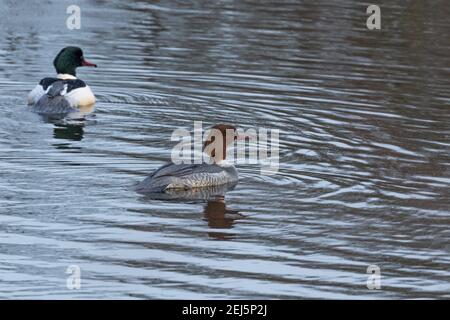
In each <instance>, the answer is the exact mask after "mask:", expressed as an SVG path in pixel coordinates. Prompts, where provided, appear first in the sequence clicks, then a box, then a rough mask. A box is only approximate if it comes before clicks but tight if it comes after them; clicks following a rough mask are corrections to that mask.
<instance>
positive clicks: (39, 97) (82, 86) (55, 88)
mask: <svg viewBox="0 0 450 320" xmlns="http://www.w3.org/2000/svg"><path fill="white" fill-rule="evenodd" d="M53 66H54V67H55V69H56V73H57V77H56V78H44V79H42V80H41V81H40V82H39V84H38V85H37V86H36V87H35V88H34V89H33V90H32V91H31V92H30V93H29V95H28V104H29V105H33V110H34V111H36V112H39V113H66V112H70V111H73V110H76V108H80V107H87V106H90V105H93V104H94V103H95V96H94V94H93V93H92V91H91V89H90V88H89V86H88V85H87V84H86V83H84V81H82V80H80V79H78V78H77V77H76V71H75V70H76V68H78V67H83V66H86V67H97V65H96V64H93V63H91V62H88V61H86V60H85V59H84V56H83V51H82V50H81V49H80V48H78V47H65V48H64V49H62V50H61V51H60V52H59V53H58V55H57V56H56V58H55V60H53Z"/></svg>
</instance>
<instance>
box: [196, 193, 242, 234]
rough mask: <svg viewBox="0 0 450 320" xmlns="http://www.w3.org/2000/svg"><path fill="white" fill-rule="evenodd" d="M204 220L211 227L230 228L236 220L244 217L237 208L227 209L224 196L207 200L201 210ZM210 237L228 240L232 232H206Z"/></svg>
mask: <svg viewBox="0 0 450 320" xmlns="http://www.w3.org/2000/svg"><path fill="white" fill-rule="evenodd" d="M203 216H204V220H206V221H207V222H208V226H209V227H210V228H212V229H231V228H232V227H233V225H234V223H235V221H236V220H238V219H242V218H244V216H243V215H242V214H240V213H239V211H237V210H232V209H227V206H226V203H225V197H224V196H222V197H218V198H217V199H215V200H209V201H208V202H207V203H206V206H205V207H204V210H203ZM208 235H209V236H210V237H211V238H215V239H217V240H230V239H232V238H233V234H232V233H225V232H215V231H214V232H213V231H211V232H208Z"/></svg>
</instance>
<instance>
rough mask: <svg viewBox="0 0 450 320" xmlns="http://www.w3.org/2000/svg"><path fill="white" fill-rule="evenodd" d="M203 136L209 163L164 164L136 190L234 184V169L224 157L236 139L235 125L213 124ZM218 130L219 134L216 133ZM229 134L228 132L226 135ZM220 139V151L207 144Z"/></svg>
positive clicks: (155, 191) (162, 190)
mask: <svg viewBox="0 0 450 320" xmlns="http://www.w3.org/2000/svg"><path fill="white" fill-rule="evenodd" d="M211 129H212V131H211V133H210V135H209V137H208V139H206V142H205V144H204V147H203V149H204V152H205V153H206V154H207V155H208V156H209V157H210V158H211V160H212V164H207V163H201V164H174V163H168V164H166V165H164V166H162V167H161V168H159V169H158V170H156V171H155V172H153V173H152V174H151V175H150V176H148V177H147V178H146V179H145V180H144V181H142V182H141V183H140V184H139V185H138V186H137V191H139V192H144V193H158V192H166V191H168V190H189V189H194V188H203V187H211V186H219V185H225V184H234V183H236V182H237V181H238V173H237V170H236V168H235V167H234V166H233V165H232V164H231V163H229V162H227V161H226V160H225V158H226V149H227V147H228V146H229V145H230V144H231V143H233V142H234V140H236V139H237V133H236V128H235V127H233V126H230V125H226V124H219V125H215V126H213V127H212V128H211ZM219 133H220V134H219ZM230 135H232V136H231V137H230ZM216 136H218V137H221V138H222V139H223V141H222V144H220V143H219V146H220V145H222V147H223V148H222V150H216V149H215V148H211V147H212V146H210V145H211V144H212V143H213V142H214V141H215V137H216Z"/></svg>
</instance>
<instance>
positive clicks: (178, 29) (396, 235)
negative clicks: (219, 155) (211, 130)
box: [0, 0, 450, 299]
mask: <svg viewBox="0 0 450 320" xmlns="http://www.w3.org/2000/svg"><path fill="white" fill-rule="evenodd" d="M77 2H78V4H79V5H80V7H81V11H82V20H81V26H82V28H81V30H68V29H67V28H66V27H65V20H66V18H67V17H68V15H67V14H66V13H65V10H66V7H67V5H69V4H72V1H45V2H42V1H39V2H34V1H23V2H20V4H17V3H16V2H13V1H9V0H8V1H1V2H0V12H1V13H0V31H1V34H2V39H1V40H0V112H1V117H0V298H70V297H75V298H194V299H196V298H207V299H210V298H250V299H252V298H450V271H449V270H450V231H449V225H450V212H449V211H450V210H449V209H450V191H449V186H450V113H449V110H450V109H449V107H450V96H449V86H450V80H449V79H450V77H449V75H450V55H449V54H448V53H449V52H450V41H449V39H450V37H449V33H450V32H449V30H450V21H449V19H448V17H449V16H450V4H449V2H448V1H445V0H442V1H439V0H436V1H400V0H398V1H389V2H387V1H378V4H379V5H380V6H381V12H382V29H381V30H379V31H369V30H367V28H366V26H365V21H366V18H367V15H366V7H367V5H368V3H362V4H356V2H354V1H274V2H272V3H271V2H269V1H263V2H260V1H256V0H252V1H231V0H230V1H228V0H224V1H218V2H213V1H195V2H193V3H191V2H186V1H157V2H156V1H155V2H151V1H126V2H125V1H114V2H110V1H108V2H107V1H87V0H86V1H77ZM66 45H78V46H80V47H82V48H83V49H84V51H85V56H86V58H88V59H90V60H92V61H94V62H96V63H97V64H98V65H99V68H98V69H82V70H79V74H78V76H79V77H80V78H82V79H83V80H85V81H86V82H87V83H88V84H89V85H90V86H91V88H92V89H93V91H94V93H95V94H96V96H97V98H98V102H97V104H96V109H95V112H93V113H92V114H90V115H88V116H86V117H84V118H80V119H63V120H53V121H45V120H44V119H42V118H40V117H39V116H38V115H36V114H33V113H31V112H29V110H28V109H27V107H26V105H25V103H26V95H27V93H28V91H29V90H31V89H32V88H33V86H34V85H35V84H36V83H37V81H38V80H39V79H41V78H43V77H45V76H51V75H52V74H53V73H54V71H53V67H52V65H51V63H52V60H53V58H54V56H55V55H56V53H57V52H58V51H59V50H60V49H61V48H62V47H64V46H66ZM196 120H197V121H199V120H201V121H203V122H204V126H209V125H212V124H215V123H220V122H227V123H234V124H235V125H237V126H239V127H242V128H255V127H256V128H259V127H265V128H269V129H280V132H281V133H280V140H281V141H280V170H279V173H278V174H277V175H274V176H262V175H260V171H259V169H260V168H259V166H258V165H243V166H239V168H238V169H239V172H240V181H239V184H238V185H237V186H236V188H235V189H234V190H232V191H230V192H228V193H226V195H225V197H224V198H222V199H221V198H218V199H216V200H210V201H209V202H202V201H166V200H155V199H152V198H149V197H145V196H142V195H139V194H137V193H136V192H134V190H133V187H134V185H135V184H136V183H137V182H139V181H141V180H142V179H144V178H145V177H146V175H147V174H148V173H149V172H151V171H152V170H154V169H156V168H157V167H159V166H160V165H161V164H163V163H164V162H165V161H166V160H168V159H169V158H170V152H171V148H172V147H173V145H174V143H173V142H171V141H170V135H171V133H172V131H173V130H174V129H176V128H184V129H188V130H191V129H192V127H193V122H194V121H196ZM74 264H75V265H78V266H79V267H80V268H81V273H82V274H81V278H82V287H81V289H80V290H69V289H67V288H66V278H67V277H68V275H67V274H66V273H65V272H66V269H67V267H68V266H69V265H74ZM372 264H375V265H378V266H379V267H380V269H381V276H382V278H381V289H380V290H369V289H368V288H367V287H366V280H367V276H368V275H367V274H366V268H367V267H368V266H369V265H372Z"/></svg>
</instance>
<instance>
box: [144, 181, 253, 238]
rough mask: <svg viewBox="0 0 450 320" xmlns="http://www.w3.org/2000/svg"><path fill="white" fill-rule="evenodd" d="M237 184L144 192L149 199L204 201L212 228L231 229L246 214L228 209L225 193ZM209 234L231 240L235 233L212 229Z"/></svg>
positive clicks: (205, 218)
mask: <svg viewBox="0 0 450 320" xmlns="http://www.w3.org/2000/svg"><path fill="white" fill-rule="evenodd" d="M235 186H236V184H228V185H222V186H214V187H209V188H198V189H190V190H175V189H169V190H166V192H164V193H142V195H144V197H145V199H147V200H164V201H175V202H183V203H186V202H188V203H198V202H201V203H204V202H205V201H206V205H205V206H204V208H203V218H204V220H205V221H206V222H207V223H208V227H209V228H211V229H231V228H233V226H234V224H235V221H236V220H238V219H242V218H244V217H245V216H243V215H242V214H240V213H239V212H238V211H237V210H232V209H228V208H227V206H226V202H225V193H226V192H227V191H231V190H233V189H234V187H235ZM208 236H209V237H211V238H214V239H216V240H230V239H233V237H234V235H233V233H230V232H220V231H210V232H208Z"/></svg>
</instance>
